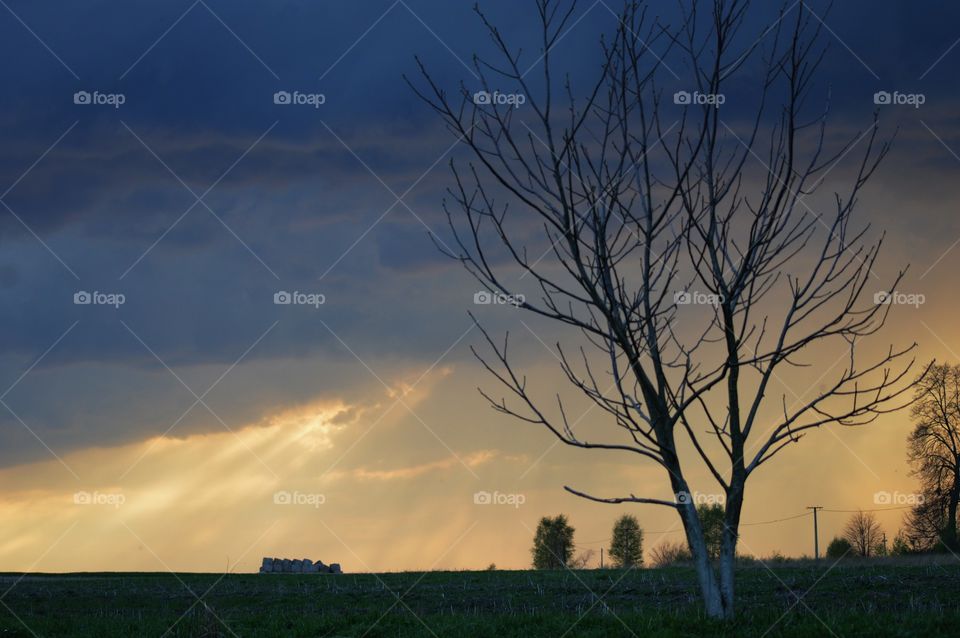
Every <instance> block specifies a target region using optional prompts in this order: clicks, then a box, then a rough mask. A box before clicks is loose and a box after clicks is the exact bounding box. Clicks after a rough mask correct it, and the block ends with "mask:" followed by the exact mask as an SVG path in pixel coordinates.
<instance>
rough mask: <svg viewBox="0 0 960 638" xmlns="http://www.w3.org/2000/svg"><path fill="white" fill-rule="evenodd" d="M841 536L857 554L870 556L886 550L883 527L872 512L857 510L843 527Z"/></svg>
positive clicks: (864, 556)
mask: <svg viewBox="0 0 960 638" xmlns="http://www.w3.org/2000/svg"><path fill="white" fill-rule="evenodd" d="M843 537H844V538H845V539H846V540H847V542H849V543H850V546H851V547H852V548H853V552H854V553H855V554H856V555H857V556H861V557H863V558H870V557H871V556H876V555H877V554H882V553H884V552H885V550H886V546H885V545H886V539H885V538H884V535H883V528H881V527H880V523H878V522H877V517H876V516H874V515H873V513H872V512H862V511H861V512H857V513H856V514H854V515H853V516H851V517H850V520H849V521H848V522H847V526H846V527H845V528H844V529H843Z"/></svg>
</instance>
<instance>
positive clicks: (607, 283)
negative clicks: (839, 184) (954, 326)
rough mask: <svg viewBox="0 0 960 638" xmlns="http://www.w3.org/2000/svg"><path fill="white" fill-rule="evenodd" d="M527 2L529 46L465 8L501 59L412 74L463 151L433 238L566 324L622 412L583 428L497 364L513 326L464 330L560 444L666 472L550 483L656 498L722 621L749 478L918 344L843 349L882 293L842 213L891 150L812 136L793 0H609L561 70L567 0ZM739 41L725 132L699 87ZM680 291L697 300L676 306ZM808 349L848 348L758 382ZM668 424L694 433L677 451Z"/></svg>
mask: <svg viewBox="0 0 960 638" xmlns="http://www.w3.org/2000/svg"><path fill="white" fill-rule="evenodd" d="M535 2H536V6H537V9H538V13H539V18H540V25H539V26H540V28H539V30H538V36H539V39H538V42H537V48H538V49H539V50H538V51H536V54H535V56H534V57H533V59H530V58H529V57H526V58H525V57H523V55H522V53H521V50H520V49H519V48H515V47H513V46H511V45H510V44H508V43H507V42H506V41H505V40H504V38H503V36H502V34H501V32H500V31H499V30H498V29H497V27H496V26H494V24H493V23H492V22H491V21H490V20H489V19H488V18H487V17H486V16H485V15H484V13H483V12H482V11H481V10H480V9H477V13H478V14H479V16H480V19H481V20H482V21H483V23H484V25H485V26H486V28H487V29H488V31H489V34H490V36H491V38H492V41H493V43H494V44H495V46H496V47H497V49H498V52H499V57H500V59H499V60H497V61H488V60H484V59H480V58H474V68H475V71H476V74H477V76H478V77H479V78H480V80H479V82H480V84H479V86H474V87H469V88H468V87H467V86H463V85H462V86H460V87H459V88H458V90H456V91H453V92H448V91H447V90H446V89H444V88H443V87H442V86H441V85H440V84H439V83H438V81H437V80H436V79H435V78H434V77H432V76H431V75H430V74H429V72H428V71H427V70H426V68H425V67H424V66H423V64H422V63H421V64H420V68H421V71H422V72H423V78H424V82H425V85H424V86H423V87H422V88H418V87H417V86H414V89H415V90H416V91H417V92H418V94H419V95H420V96H421V97H422V98H423V99H424V100H426V101H427V102H428V103H429V104H430V106H432V108H433V109H435V110H436V112H438V113H439V114H440V115H441V116H442V118H443V119H444V121H445V122H446V124H447V126H448V127H449V128H450V129H451V130H452V132H453V133H454V134H455V135H457V136H458V137H459V138H461V139H462V141H463V143H464V144H465V145H466V146H467V147H468V148H469V151H470V152H471V155H472V158H473V160H474V161H473V162H472V163H470V165H469V166H468V167H467V168H465V169H464V168H462V167H460V166H458V165H457V164H456V163H453V162H452V163H451V164H452V167H453V174H454V183H455V185H454V187H453V188H451V189H450V195H451V198H452V200H453V201H452V202H451V203H450V205H448V202H444V208H445V210H446V211H447V215H448V218H449V223H450V229H451V233H452V238H453V239H452V240H451V241H452V242H454V243H453V246H455V248H454V250H448V251H447V252H448V253H449V254H451V256H452V257H454V258H456V259H458V260H459V261H460V262H461V263H462V264H463V265H464V266H465V267H466V268H467V270H468V271H469V272H470V273H471V274H472V275H473V276H474V277H475V278H476V279H477V280H478V281H479V282H480V283H481V285H482V286H484V287H485V288H487V289H488V290H490V291H492V292H493V293H496V294H498V295H505V296H509V298H511V299H513V300H515V301H516V304H517V305H518V306H519V307H520V308H522V309H523V310H525V311H528V312H530V313H534V314H536V315H539V316H540V317H542V318H546V319H548V320H552V321H554V322H556V324H558V325H559V326H561V327H565V328H566V329H568V330H569V331H570V334H571V336H572V337H573V338H574V339H575V341H574V345H573V346H571V345H570V343H566V345H565V344H564V341H560V342H558V343H556V352H557V354H558V358H559V360H560V368H561V370H562V372H563V374H564V375H565V377H566V378H567V380H568V381H569V382H570V384H571V385H572V386H573V387H574V388H576V389H577V390H578V391H579V392H581V393H582V394H583V395H584V396H585V397H586V398H587V399H589V400H590V401H592V402H593V404H594V405H595V406H596V407H598V408H599V409H600V410H602V411H603V412H604V413H605V414H606V415H607V416H608V417H609V420H610V423H611V424H613V425H615V426H617V427H616V428H613V429H612V432H613V434H610V435H609V438H606V437H607V435H606V434H604V430H602V429H601V428H600V427H599V426H596V430H595V431H594V433H593V434H592V435H591V436H589V437H588V436H582V433H580V432H575V431H574V426H575V424H574V423H572V420H571V419H570V418H569V413H568V407H569V403H568V401H566V400H564V399H563V398H562V397H561V396H560V395H559V394H557V395H556V397H555V398H553V399H551V400H550V401H549V402H547V401H544V400H542V399H541V398H539V397H538V396H537V394H536V390H535V389H534V387H533V386H532V385H531V384H529V383H528V380H527V378H526V377H525V376H524V375H523V373H522V372H520V371H519V370H517V369H516V367H515V365H514V364H513V363H512V361H511V357H510V351H509V334H508V335H507V336H506V337H505V338H504V339H503V340H502V342H501V341H499V340H495V339H494V338H493V337H491V335H490V333H489V332H488V331H487V330H485V329H483V328H482V327H481V329H483V335H484V337H485V340H486V342H487V344H488V346H489V348H490V350H491V352H492V356H491V355H486V354H479V353H478V352H477V351H475V354H476V355H477V356H478V358H479V359H480V361H481V362H482V363H483V365H484V366H485V367H486V369H487V370H488V371H489V372H490V374H492V375H493V376H494V377H495V378H496V379H497V380H498V381H499V382H500V384H502V386H503V388H504V389H505V395H506V396H503V397H500V398H494V396H493V395H492V394H491V393H490V392H489V391H486V392H484V396H485V397H487V398H488V399H489V400H490V402H491V404H492V405H493V406H494V407H495V409H497V410H498V411H500V412H502V413H504V414H507V415H511V416H512V417H515V418H517V419H520V420H522V421H525V422H527V423H532V424H536V425H540V426H544V427H546V428H548V429H549V430H550V431H551V432H552V433H553V434H554V435H555V436H556V437H558V438H559V439H560V440H561V441H562V442H564V443H565V444H567V445H570V446H574V447H578V448H583V449H589V450H603V451H614V452H623V453H629V454H632V455H635V458H637V459H640V460H645V461H647V462H652V463H655V464H657V465H659V466H660V467H662V468H663V470H664V472H665V474H664V476H665V478H666V479H667V480H668V481H669V485H670V491H671V492H672V494H673V495H674V496H672V497H668V498H658V497H655V496H653V495H641V496H637V495H634V494H632V493H631V494H629V495H627V496H613V497H607V496H596V495H591V494H586V493H584V492H582V491H580V490H578V489H575V488H573V487H569V486H567V487H566V489H567V490H568V491H570V492H571V493H573V494H576V495H578V496H581V497H584V498H588V499H591V500H593V501H597V502H602V503H624V502H631V503H646V504H655V505H660V506H665V507H670V508H675V509H676V510H677V512H678V513H679V515H680V519H681V521H682V524H683V529H684V531H685V534H686V540H687V543H688V545H689V547H690V550H691V553H692V557H693V562H694V565H695V566H696V570H697V577H698V582H699V586H700V590H701V592H702V596H703V599H704V602H705V607H706V612H707V614H708V615H709V616H711V617H715V618H721V617H726V618H730V617H732V616H733V614H734V570H733V568H734V562H735V554H736V545H737V538H738V530H739V525H740V513H741V510H742V508H743V503H744V494H745V487H746V484H747V479H748V478H749V476H750V475H751V474H752V473H753V472H755V471H756V470H757V469H758V468H759V467H760V466H762V465H764V464H766V463H767V462H768V461H769V460H770V459H772V458H773V457H774V456H775V455H777V454H778V453H779V452H780V451H781V450H783V449H784V448H785V447H786V446H788V445H789V444H790V443H793V442H796V441H798V440H800V438H801V437H803V436H804V435H805V434H806V433H807V432H808V431H809V430H811V429H814V428H819V427H821V426H825V425H830V424H840V425H845V426H856V425H863V424H867V423H870V422H871V421H873V420H874V419H875V418H876V417H877V416H878V415H879V414H882V413H884V412H886V411H890V410H893V409H897V408H900V407H902V405H900V396H901V394H903V393H904V392H906V391H908V389H909V385H910V383H909V382H910V380H911V378H910V375H912V373H911V372H909V371H910V369H911V366H912V365H913V361H912V360H910V361H907V359H909V355H908V354H907V353H908V352H909V351H910V350H911V349H912V347H913V346H910V347H907V348H904V349H896V348H893V347H890V348H889V349H885V350H884V351H883V352H881V353H880V354H879V355H877V356H875V357H873V358H872V359H871V360H869V361H868V362H866V363H864V361H863V359H864V357H863V356H862V354H861V351H860V350H859V349H858V346H859V345H860V344H861V342H862V340H863V339H864V338H865V337H868V336H870V335H872V334H874V333H876V331H877V330H879V329H880V328H881V327H882V325H883V323H884V321H885V319H886V316H887V312H888V311H889V309H890V308H891V306H890V305H884V304H877V303H875V302H874V300H873V298H872V294H873V292H874V290H872V289H870V288H869V287H868V282H869V281H870V278H871V276H872V272H873V271H872V268H873V266H874V265H875V263H876V259H877V255H878V251H879V247H880V242H881V241H882V240H877V241H876V242H875V243H871V242H869V241H868V239H867V228H861V229H854V228H853V227H852V225H851V214H852V211H853V207H854V203H855V202H856V200H857V195H858V193H859V192H860V190H861V189H862V187H863V186H864V184H865V183H866V182H867V180H868V179H869V178H870V176H871V175H872V174H873V172H874V170H875V169H876V167H877V165H878V163H879V161H880V160H881V158H882V157H883V156H884V155H885V154H886V152H887V150H888V147H887V145H886V144H879V143H876V138H877V127H876V121H875V120H874V121H873V122H871V126H870V128H869V129H867V130H866V131H863V132H857V133H855V134H853V135H851V136H850V137H849V141H848V142H846V143H844V144H842V145H840V147H839V148H836V149H834V150H832V151H828V150H826V148H825V146H826V144H825V131H826V127H825V122H826V109H825V108H824V109H821V110H817V111H812V112H811V109H810V107H809V106H808V105H807V98H808V97H809V92H810V87H811V83H812V79H813V77H814V75H815V72H816V69H817V67H818V65H819V63H820V61H821V59H822V54H823V52H822V50H821V49H819V48H817V46H816V44H815V43H816V42H817V37H818V35H819V32H820V29H821V28H822V23H821V22H820V21H819V18H816V19H815V18H814V17H813V16H812V14H811V13H810V12H809V11H808V10H807V9H806V7H805V6H804V3H802V2H801V3H798V4H794V5H791V7H790V8H789V9H791V10H792V11H793V13H789V12H788V11H787V8H786V7H785V8H784V9H783V10H782V12H781V16H780V19H778V20H777V21H776V22H775V23H774V24H773V25H772V26H769V27H767V31H768V32H766V33H754V34H749V35H741V34H740V31H742V30H743V29H744V28H745V20H744V18H745V15H746V14H747V9H748V7H747V3H746V2H744V1H741V0H717V1H716V2H713V3H710V9H709V11H708V12H707V14H703V13H702V12H701V11H700V10H699V9H698V6H697V4H696V3H693V4H688V3H679V9H678V10H679V11H681V13H682V16H681V18H682V19H681V20H680V23H679V26H674V27H668V26H665V25H663V24H661V23H659V22H657V21H652V20H649V19H647V16H646V11H645V7H644V5H641V4H640V3H637V2H632V1H628V2H627V3H626V5H625V6H624V8H623V11H622V13H621V14H620V15H619V21H618V22H617V24H616V27H615V30H614V32H613V33H612V34H609V36H605V37H604V38H601V42H600V47H599V55H600V58H601V60H600V62H601V63H600V64H599V65H598V70H597V72H596V76H595V78H593V80H591V81H590V83H589V84H588V85H587V86H586V87H585V88H584V87H580V88H579V89H577V88H575V87H574V82H573V80H571V79H570V78H569V77H567V76H564V75H562V74H560V73H558V71H557V69H555V68H554V67H555V63H554V59H553V56H552V52H553V49H554V46H555V45H557V44H558V43H559V42H560V40H561V39H562V38H563V36H564V34H565V33H566V32H567V30H568V29H569V28H570V27H571V26H572V24H573V22H574V21H575V20H576V19H577V15H578V14H577V4H576V2H568V1H565V0H535ZM760 36H762V37H760ZM744 42H745V43H746V45H742V43H744ZM654 48H657V53H656V54H655V53H654V52H653V49H654ZM671 56H672V57H671ZM667 58H670V59H671V60H674V59H677V60H682V61H683V62H684V63H685V64H686V65H687V67H688V68H689V69H691V70H692V75H691V76H690V77H689V79H688V80H687V87H688V88H690V89H695V91H693V93H690V92H688V93H687V94H686V95H684V94H682V93H678V94H677V96H678V97H677V98H676V99H675V101H676V102H678V103H679V104H668V103H667V102H665V100H664V99H663V98H664V91H663V89H662V88H661V85H662V80H664V76H665V74H666V73H667V72H668V71H670V70H669V69H667V67H666V66H665V65H666V62H665V60H666V59H667ZM748 60H750V61H756V62H758V63H759V64H760V65H761V66H762V68H763V71H762V73H761V75H760V76H759V80H758V84H759V94H758V95H757V96H756V98H755V99H752V100H751V106H750V107H749V108H750V109H752V111H751V112H752V116H751V117H752V119H748V120H747V125H746V126H744V125H743V122H742V120H739V119H738V120H737V121H738V128H739V130H741V133H740V134H737V133H736V132H735V131H734V129H733V127H731V126H729V125H728V124H727V122H725V121H724V120H723V119H722V118H721V109H720V108H718V102H719V101H720V99H719V97H718V96H723V95H724V91H725V87H726V85H727V83H728V78H729V77H730V76H731V75H732V74H734V73H736V72H737V71H738V70H740V69H741V68H743V66H744V65H745V64H746V63H747V61H748ZM751 63H752V62H751ZM678 68H679V67H678ZM751 72H752V73H755V71H751ZM670 73H672V71H670ZM666 81H667V82H668V83H669V82H670V81H671V80H670V78H669V77H667V78H666ZM504 87H507V88H506V89H505V88H504ZM471 88H472V89H473V90H471ZM509 89H513V90H515V91H516V92H517V94H522V95H523V96H524V97H525V103H524V104H523V106H522V108H515V107H516V106H517V103H518V102H519V100H513V102H512V103H511V102H510V101H505V100H498V99H486V98H483V99H476V98H475V97H474V92H475V91H476V90H479V91H480V94H481V95H482V96H490V95H494V96H496V95H498V92H499V94H501V95H502V94H503V92H504V91H505V90H509ZM692 95H695V96H705V97H697V98H696V99H692V98H691V96H692ZM711 96H712V97H711ZM771 104H775V105H776V106H775V107H772V106H771ZM858 144H859V145H860V149H859V150H857V153H859V154H860V159H859V160H856V161H855V164H854V166H853V171H854V172H853V176H852V177H851V178H850V184H849V187H848V189H847V190H846V192H845V193H843V194H841V193H834V194H833V197H832V204H830V209H831V210H829V211H827V212H815V211H814V210H813V209H811V208H810V205H809V204H807V201H806V200H807V199H809V198H810V197H811V196H812V194H813V193H814V192H815V191H817V189H818V187H819V186H821V185H822V184H823V182H824V177H825V176H826V173H827V171H829V170H830V169H831V168H832V167H833V166H834V164H835V163H837V162H840V161H841V160H846V159H847V158H848V154H849V155H854V154H855V153H854V151H855V149H854V146H856V145H858ZM751 171H754V172H756V171H761V173H760V176H759V177H754V178H751V175H752V173H751ZM538 228H539V229H540V230H539V234H538V232H537V229H538ZM442 243H443V242H440V241H438V244H442ZM441 248H442V247H441ZM902 275H903V273H902V272H901V273H900V275H899V276H897V277H895V278H894V280H893V281H892V282H888V284H889V285H888V286H887V287H886V289H887V290H895V288H896V284H897V282H899V281H900V277H902ZM694 287H697V288H699V290H696V289H695V288H694ZM691 289H694V290H695V291H696V292H698V293H699V294H698V297H697V300H699V299H700V298H704V299H706V300H708V301H709V302H710V303H708V304H706V305H699V306H693V305H688V304H686V303H685V302H687V301H691V300H692V299H691ZM527 291H533V292H532V294H525V293H526V292H527ZM522 295H525V296H522ZM816 348H820V349H821V350H826V351H828V352H831V353H833V355H834V356H836V354H838V353H840V352H843V353H845V357H844V360H843V363H844V365H843V366H842V368H843V369H842V371H839V372H837V373H834V374H832V375H831V376H830V378H826V377H824V378H821V379H820V380H819V382H820V383H819V387H818V388H817V389H816V393H815V395H814V396H812V397H804V396H798V395H794V394H792V393H791V394H790V396H788V395H787V393H782V394H781V393H777V392H775V391H774V384H775V383H777V382H779V381H780V379H781V377H780V376H779V374H780V373H785V372H788V371H791V370H798V369H802V368H803V366H805V365H811V360H810V359H809V358H807V359H805V357H804V355H806V356H807V357H813V356H814V354H813V353H815V352H817V350H816ZM900 359H903V361H902V362H901V361H900ZM894 363H896V367H895V368H894V367H893V364H894ZM599 366H603V368H605V369H604V371H603V374H601V372H600V367H599ZM828 372H829V371H828ZM818 374H819V373H818ZM604 376H606V377H607V378H604ZM705 430H706V432H707V434H706V435H704V431H705ZM684 441H686V442H688V443H689V444H690V449H691V450H692V451H691V454H690V455H685V456H687V458H683V459H681V453H680V450H681V449H682V448H683V447H686V444H685V443H684ZM697 465H699V466H700V467H701V468H705V469H706V471H707V472H709V475H710V476H712V478H713V480H715V481H716V483H717V484H719V486H720V488H721V489H722V490H723V491H724V493H725V495H726V500H725V509H724V520H723V539H722V546H721V550H720V560H719V561H718V565H717V566H716V567H714V566H712V565H711V561H710V557H709V553H708V549H707V544H706V541H705V538H704V528H703V522H702V521H701V519H700V516H699V515H698V512H697V510H696V508H695V504H694V502H693V501H692V499H689V498H679V497H678V496H677V495H684V494H685V495H689V494H691V493H692V489H691V486H690V484H689V481H688V478H689V477H690V476H691V475H692V472H693V470H692V469H691V468H692V467H696V466H697Z"/></svg>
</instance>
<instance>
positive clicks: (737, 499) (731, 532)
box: [720, 480, 745, 619]
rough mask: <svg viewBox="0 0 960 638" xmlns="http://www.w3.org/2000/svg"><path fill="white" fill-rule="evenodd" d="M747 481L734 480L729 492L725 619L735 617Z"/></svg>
mask: <svg viewBox="0 0 960 638" xmlns="http://www.w3.org/2000/svg"><path fill="white" fill-rule="evenodd" d="M744 483H745V481H737V480H734V481H733V482H732V484H731V486H730V489H729V490H727V506H726V510H725V513H724V520H723V540H722V542H721V545H720V596H721V600H722V602H723V617H724V618H728V619H729V618H733V616H734V606H733V604H734V568H735V567H736V564H737V540H739V537H740V532H739V530H740V512H741V510H742V509H743V487H744Z"/></svg>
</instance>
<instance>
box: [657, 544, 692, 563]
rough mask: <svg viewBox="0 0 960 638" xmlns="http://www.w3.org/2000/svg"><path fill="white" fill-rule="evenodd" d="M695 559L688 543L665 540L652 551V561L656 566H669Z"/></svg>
mask: <svg viewBox="0 0 960 638" xmlns="http://www.w3.org/2000/svg"><path fill="white" fill-rule="evenodd" d="M691 560H693V557H692V556H691V555H690V549H689V548H688V547H687V545H686V543H683V542H680V541H677V542H671V541H664V542H662V543H660V544H659V545H657V546H656V547H654V548H653V550H651V552H650V562H651V563H652V564H653V566H654V567H669V566H671V565H677V564H679V563H689V562H690V561H691Z"/></svg>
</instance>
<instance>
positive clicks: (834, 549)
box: [827, 536, 853, 558]
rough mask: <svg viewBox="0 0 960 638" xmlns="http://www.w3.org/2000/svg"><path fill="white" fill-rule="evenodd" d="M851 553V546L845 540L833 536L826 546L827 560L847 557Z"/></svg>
mask: <svg viewBox="0 0 960 638" xmlns="http://www.w3.org/2000/svg"><path fill="white" fill-rule="evenodd" d="M852 552H853V545H851V544H850V541H848V540H847V539H845V538H840V537H839V536H835V537H834V538H833V540H832V541H830V544H829V545H827V558H840V557H842V556H849V555H850V554H851V553H852Z"/></svg>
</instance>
